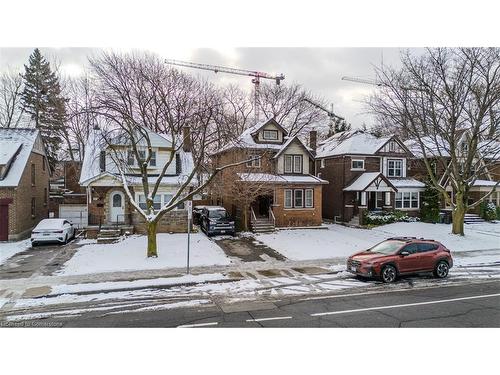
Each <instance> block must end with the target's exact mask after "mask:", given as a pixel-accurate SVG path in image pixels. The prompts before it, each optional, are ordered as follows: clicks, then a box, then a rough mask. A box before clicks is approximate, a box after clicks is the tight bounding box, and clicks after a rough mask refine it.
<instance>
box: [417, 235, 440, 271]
mask: <svg viewBox="0 0 500 375" xmlns="http://www.w3.org/2000/svg"><path fill="white" fill-rule="evenodd" d="M438 247H439V246H438V245H437V244H435V243H431V242H421V243H419V244H418V252H419V254H420V267H421V269H422V270H432V269H434V258H435V255H436V251H437V249H438Z"/></svg>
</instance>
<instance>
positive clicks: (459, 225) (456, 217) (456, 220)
mask: <svg viewBox="0 0 500 375" xmlns="http://www.w3.org/2000/svg"><path fill="white" fill-rule="evenodd" d="M466 210H467V207H466V206H465V204H464V194H463V193H457V194H456V200H455V208H454V209H453V212H452V218H453V225H452V231H451V232H452V233H453V234H459V235H461V236H463V235H464V218H465V211H466Z"/></svg>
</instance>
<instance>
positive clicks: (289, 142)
mask: <svg viewBox="0 0 500 375" xmlns="http://www.w3.org/2000/svg"><path fill="white" fill-rule="evenodd" d="M294 141H297V142H299V144H300V146H301V147H302V148H303V149H304V150H306V151H307V153H308V154H309V156H310V157H311V158H313V159H314V155H313V154H312V153H311V150H310V149H309V147H307V146H306V145H305V144H304V143H303V142H302V141H301V140H300V138H299V137H298V136H294V137H292V138H290V139H289V140H288V141H286V142H285V143H284V144H283V145H282V146H281V149H280V150H279V151H278V152H277V153H276V155H274V158H277V157H278V156H280V155H281V153H282V152H283V151H285V150H286V149H287V148H288V146H290V145H291V144H292V142H294Z"/></svg>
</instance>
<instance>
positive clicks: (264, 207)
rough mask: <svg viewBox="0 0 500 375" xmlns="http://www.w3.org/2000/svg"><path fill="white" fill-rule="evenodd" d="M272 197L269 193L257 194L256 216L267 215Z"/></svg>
mask: <svg viewBox="0 0 500 375" xmlns="http://www.w3.org/2000/svg"><path fill="white" fill-rule="evenodd" d="M271 200H272V197H270V196H269V195H259V197H258V198H257V201H258V210H257V212H256V214H257V215H258V216H267V215H269V207H271V204H272V202H271Z"/></svg>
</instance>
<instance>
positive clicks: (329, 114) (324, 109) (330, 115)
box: [302, 98, 344, 120]
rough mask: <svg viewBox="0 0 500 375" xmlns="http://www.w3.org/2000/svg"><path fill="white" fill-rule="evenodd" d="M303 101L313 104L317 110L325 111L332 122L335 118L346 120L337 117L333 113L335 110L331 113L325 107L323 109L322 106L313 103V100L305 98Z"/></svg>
mask: <svg viewBox="0 0 500 375" xmlns="http://www.w3.org/2000/svg"><path fill="white" fill-rule="evenodd" d="M302 100H304V101H305V102H308V103H309V104H312V105H313V106H315V107H316V108H319V109H321V110H322V111H325V112H326V113H327V114H328V117H330V118H331V119H332V120H333V119H334V118H337V119H339V120H344V118H343V117H340V116H337V115H336V114H335V113H333V110H332V111H329V110H328V109H326V108H325V107H323V106H322V105H321V104H319V103H316V102H315V101H313V100H311V99H309V98H303V99H302ZM332 107H333V104H332Z"/></svg>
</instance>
